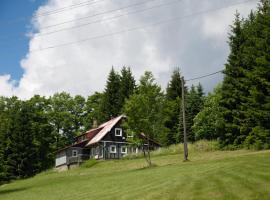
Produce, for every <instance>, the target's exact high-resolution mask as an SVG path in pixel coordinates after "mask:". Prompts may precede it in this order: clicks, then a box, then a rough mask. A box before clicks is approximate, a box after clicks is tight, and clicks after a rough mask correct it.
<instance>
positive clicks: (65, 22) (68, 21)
mask: <svg viewBox="0 0 270 200" xmlns="http://www.w3.org/2000/svg"><path fill="white" fill-rule="evenodd" d="M153 1H157V0H148V1H143V2H139V3H134V4H129V5H127V6H123V7H121V8H117V9H111V10H107V11H103V12H100V13H95V14H93V15H88V16H85V17H80V18H77V19H72V20H67V21H64V22H60V23H57V24H52V25H48V26H44V27H43V28H42V29H43V30H44V29H48V28H51V27H55V26H59V25H63V24H67V23H71V22H74V21H76V22H77V21H80V20H84V19H89V18H92V17H96V16H100V15H104V14H108V13H113V12H117V11H120V10H124V9H127V8H132V7H136V6H139V5H143V4H147V3H149V2H153Z"/></svg>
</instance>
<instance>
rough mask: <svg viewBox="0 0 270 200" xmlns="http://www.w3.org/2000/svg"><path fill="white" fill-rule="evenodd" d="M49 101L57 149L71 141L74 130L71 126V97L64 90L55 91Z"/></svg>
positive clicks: (74, 134)
mask: <svg viewBox="0 0 270 200" xmlns="http://www.w3.org/2000/svg"><path fill="white" fill-rule="evenodd" d="M49 101H50V111H49V114H50V123H51V124H52V125H53V127H54V133H55V135H56V137H57V138H56V141H57V149H59V148H62V147H64V146H65V145H67V144H70V143H72V142H73V138H74V136H76V131H74V127H73V125H74V124H73V121H72V120H73V115H72V106H73V99H72V97H71V96H70V95H69V94H68V93H65V92H62V93H56V94H54V95H53V96H52V97H50V99H49Z"/></svg>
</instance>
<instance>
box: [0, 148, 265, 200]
mask: <svg viewBox="0 0 270 200" xmlns="http://www.w3.org/2000/svg"><path fill="white" fill-rule="evenodd" d="M202 146H203V147H202ZM205 147H206V146H205V145H198V144H197V146H195V145H193V146H190V160H191V161H190V162H182V160H183V156H182V154H180V153H181V149H180V151H179V150H176V149H175V148H174V147H171V150H169V149H162V150H160V151H159V152H154V153H153V154H154V156H153V162H154V163H155V164H156V167H153V168H145V166H146V163H145V161H144V159H143V158H138V159H131V160H128V159H126V160H116V161H100V162H98V163H94V164H93V163H90V164H89V165H87V164H86V166H85V167H81V168H77V169H73V170H70V171H67V172H61V173H58V172H54V171H52V170H51V171H47V172H44V173H41V174H39V175H37V176H35V177H33V178H30V179H26V180H20V181H15V182H13V183H10V184H6V185H3V186H1V187H0V199H1V200H13V199H14V200H32V199H33V200H39V199H40V200H43V199H44V200H45V199H46V200H47V199H49V200H62V199H63V200H79V199H117V200H118V199H136V200H137V199H145V200H146V199H164V200H173V199H247V200H249V199H270V151H248V150H238V151H216V150H215V148H211V149H209V148H206V149H205ZM165 152H166V153H165Z"/></svg>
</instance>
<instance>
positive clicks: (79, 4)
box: [0, 0, 105, 24]
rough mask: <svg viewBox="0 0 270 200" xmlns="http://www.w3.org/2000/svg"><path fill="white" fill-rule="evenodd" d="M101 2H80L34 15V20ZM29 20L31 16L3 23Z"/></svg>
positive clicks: (99, 0) (92, 0) (91, 0)
mask: <svg viewBox="0 0 270 200" xmlns="http://www.w3.org/2000/svg"><path fill="white" fill-rule="evenodd" d="M102 1H105V0H96V1H94V0H90V1H85V2H81V3H77V4H72V5H70V6H65V7H62V8H59V9H55V10H52V11H48V12H43V13H40V14H36V15H34V18H39V17H43V16H47V15H51V14H56V13H60V12H64V11H68V10H71V9H75V8H79V7H83V6H89V5H92V4H96V3H100V2H102ZM91 2H92V3H91ZM30 18H31V16H29V17H20V18H17V19H13V20H9V21H5V22H4V24H13V23H17V22H21V21H26V20H29V19H30ZM0 23H1V24H3V21H2V22H0Z"/></svg>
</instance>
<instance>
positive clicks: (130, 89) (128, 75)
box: [120, 67, 136, 106]
mask: <svg viewBox="0 0 270 200" xmlns="http://www.w3.org/2000/svg"><path fill="white" fill-rule="evenodd" d="M135 88H136V85H135V78H134V77H133V75H132V72H131V69H130V67H123V68H122V70H121V76H120V94H121V99H120V103H121V105H122V106H123V105H124V103H125V100H127V99H128V98H129V97H130V96H131V95H132V94H133V93H134V90H135Z"/></svg>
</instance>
